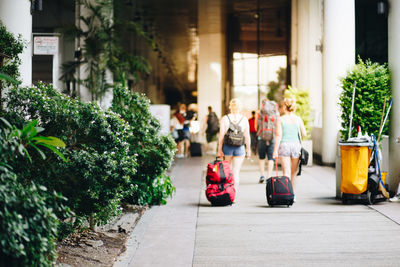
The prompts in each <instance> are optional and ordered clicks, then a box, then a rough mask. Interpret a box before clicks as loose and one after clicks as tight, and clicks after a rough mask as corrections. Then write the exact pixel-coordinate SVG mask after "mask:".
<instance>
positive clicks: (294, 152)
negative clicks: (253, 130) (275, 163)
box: [278, 142, 301, 158]
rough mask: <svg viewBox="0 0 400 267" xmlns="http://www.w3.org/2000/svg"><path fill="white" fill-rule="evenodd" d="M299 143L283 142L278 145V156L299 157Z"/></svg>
mask: <svg viewBox="0 0 400 267" xmlns="http://www.w3.org/2000/svg"><path fill="white" fill-rule="evenodd" d="M300 150H301V144H300V142H285V143H280V145H279V151H278V154H279V157H290V158H298V157H300Z"/></svg>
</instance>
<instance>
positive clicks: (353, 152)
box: [339, 142, 373, 204]
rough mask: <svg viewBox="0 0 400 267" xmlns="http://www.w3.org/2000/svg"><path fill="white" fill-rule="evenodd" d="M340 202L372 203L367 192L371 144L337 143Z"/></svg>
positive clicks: (369, 193)
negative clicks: (339, 157) (364, 201)
mask: <svg viewBox="0 0 400 267" xmlns="http://www.w3.org/2000/svg"><path fill="white" fill-rule="evenodd" d="M339 146H340V156H341V161H340V165H341V166H340V167H341V181H340V191H341V192H342V202H343V204H347V203H349V202H350V201H352V200H367V201H368V202H371V203H372V199H371V195H372V194H371V192H370V191H369V190H368V167H369V165H370V157H371V151H372V148H373V143H372V142H339Z"/></svg>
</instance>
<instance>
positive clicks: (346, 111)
mask: <svg viewBox="0 0 400 267" xmlns="http://www.w3.org/2000/svg"><path fill="white" fill-rule="evenodd" d="M354 82H356V83H357V84H356V91H355V100H354V111H353V125H352V132H351V136H352V137H354V136H356V135H357V126H361V130H362V132H363V133H365V132H368V134H374V135H375V136H376V137H378V134H379V126H380V123H381V116H382V110H383V104H384V99H385V97H386V101H387V104H386V110H387V107H388V103H389V102H390V98H391V87H390V73H389V69H388V67H387V65H386V64H384V65H380V64H379V63H372V62H371V61H370V60H367V61H365V62H364V61H362V60H361V59H359V62H358V64H356V65H355V66H354V67H353V68H352V69H351V70H349V71H348V72H347V75H346V76H345V77H343V78H342V79H341V87H342V88H343V91H342V93H341V95H340V97H339V105H340V108H341V111H342V113H341V119H342V129H341V131H340V133H341V137H342V139H347V138H348V134H349V127H350V114H351V103H352V95H353V83H354ZM388 125H389V121H387V123H386V125H385V127H384V128H383V131H382V134H387V133H388V129H389V126H388Z"/></svg>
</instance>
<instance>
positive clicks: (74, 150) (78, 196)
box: [5, 84, 137, 226]
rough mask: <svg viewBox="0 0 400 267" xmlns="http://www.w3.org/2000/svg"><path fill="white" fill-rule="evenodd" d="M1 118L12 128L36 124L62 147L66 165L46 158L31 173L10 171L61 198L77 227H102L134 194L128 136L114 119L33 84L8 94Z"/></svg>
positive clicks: (16, 168)
mask: <svg viewBox="0 0 400 267" xmlns="http://www.w3.org/2000/svg"><path fill="white" fill-rule="evenodd" d="M5 115H6V116H7V118H8V119H9V120H10V121H12V122H13V123H15V124H16V125H22V124H23V123H24V122H25V120H33V119H37V120H38V122H39V126H41V127H43V128H45V131H44V132H43V133H44V134H45V135H52V136H58V137H60V138H61V139H62V140H63V141H64V142H65V143H66V148H65V149H62V150H61V152H62V153H63V154H64V155H65V157H66V158H67V159H68V163H66V162H64V161H62V160H61V159H60V158H58V157H56V156H54V155H51V154H49V155H47V160H46V162H43V161H38V162H39V163H38V164H37V166H36V168H29V169H27V168H25V167H24V165H23V164H16V166H14V171H15V172H16V173H17V175H20V174H21V176H22V177H26V178H27V179H28V180H31V181H35V182H37V183H39V184H42V185H45V186H46V187H47V188H49V189H51V190H55V191H56V192H60V193H62V195H63V196H65V197H67V199H68V200H67V202H66V204H67V205H68V206H69V207H70V208H71V209H72V211H74V213H75V214H76V216H77V220H76V222H77V223H79V222H80V221H82V220H83V219H89V218H92V219H99V220H98V221H93V220H91V222H94V223H104V222H106V221H107V220H109V219H110V218H111V217H112V216H113V215H114V214H116V213H118V210H119V209H118V210H116V208H117V207H118V204H116V203H119V201H120V199H121V198H122V197H124V196H128V195H131V194H132V193H133V192H134V191H135V190H136V188H134V187H133V186H132V185H131V182H130V178H131V177H133V176H134V174H135V173H136V167H137V160H136V154H135V153H136V152H135V151H133V150H132V148H133V147H132V146H131V145H130V143H129V140H131V139H132V132H131V128H130V126H129V124H128V123H126V122H125V121H124V120H122V119H121V118H120V117H119V116H118V115H117V114H115V113H113V112H111V111H106V112H104V111H102V110H101V109H100V107H98V105H97V104H93V103H82V102H80V101H78V100H74V99H71V98H69V97H68V96H65V95H63V94H61V93H59V92H57V91H56V90H55V89H54V88H53V87H52V86H51V85H45V84H38V86H37V87H32V88H14V89H12V90H10V91H9V93H8V96H7V113H6V114H5ZM111 210H113V211H114V212H110V211H111ZM91 226H94V225H93V224H92V225H91Z"/></svg>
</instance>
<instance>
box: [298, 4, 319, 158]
mask: <svg viewBox="0 0 400 267" xmlns="http://www.w3.org/2000/svg"><path fill="white" fill-rule="evenodd" d="M322 5H323V0H301V1H299V0H292V38H291V39H292V41H291V44H292V48H291V49H292V62H294V63H296V64H292V86H293V87H297V88H302V89H307V90H309V92H310V104H311V116H312V120H311V127H312V132H311V138H312V140H313V143H314V144H315V146H313V152H314V153H316V154H318V155H321V154H322V53H321V52H322V45H321V42H322V31H323V28H322V25H323V23H322V22H323V19H322V18H323V15H322V11H323V8H322ZM293 59H294V60H293Z"/></svg>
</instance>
